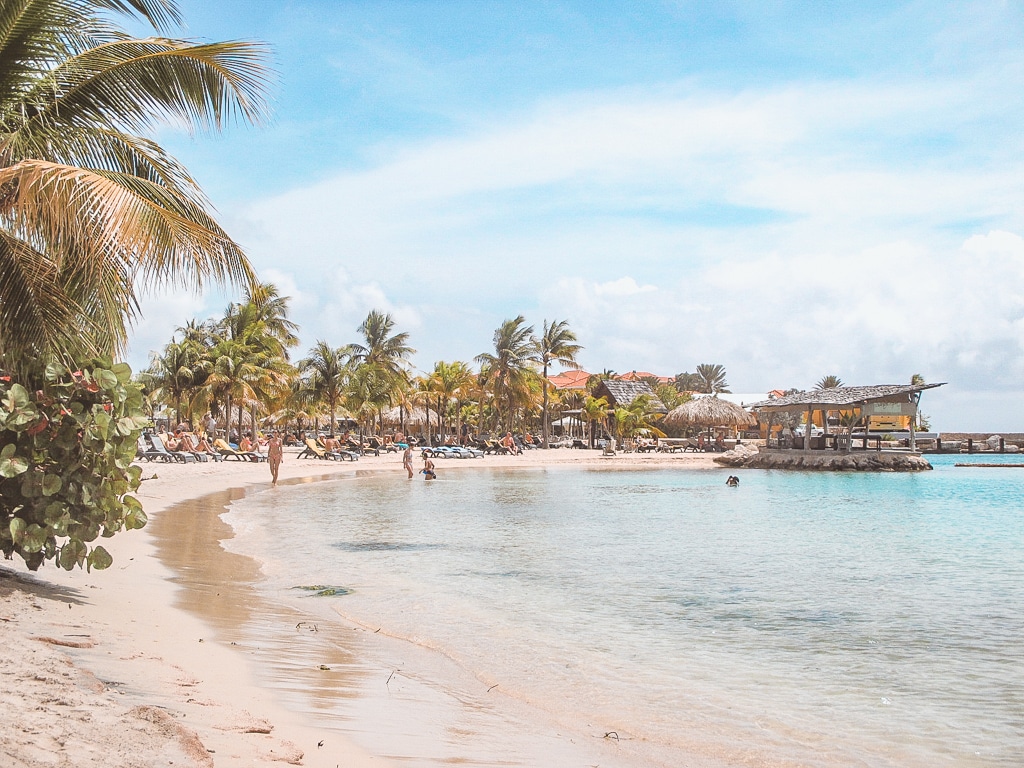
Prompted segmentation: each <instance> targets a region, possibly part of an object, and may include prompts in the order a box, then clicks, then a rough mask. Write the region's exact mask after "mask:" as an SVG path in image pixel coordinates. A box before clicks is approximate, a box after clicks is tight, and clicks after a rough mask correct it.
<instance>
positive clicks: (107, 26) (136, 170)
mask: <svg viewBox="0 0 1024 768" xmlns="http://www.w3.org/2000/svg"><path fill="white" fill-rule="evenodd" d="M113 14H119V15H120V16H121V17H123V18H125V19H126V21H128V22H130V23H132V24H135V23H139V22H142V23H145V24H147V25H149V26H151V27H152V28H153V29H154V30H155V31H157V32H158V33H160V34H161V35H164V33H167V32H169V31H170V30H171V28H172V27H173V26H174V25H176V24H177V23H178V22H180V13H179V9H178V5H177V2H176V0H35V1H34V2H24V1H23V2H7V3H3V4H2V5H0V116H2V118H0V119H2V126H3V127H2V129H0V365H2V367H4V368H6V369H8V370H11V371H15V372H18V371H23V370H25V369H26V367H27V366H28V365H29V361H31V360H38V359H40V358H51V357H55V358H58V359H61V360H63V361H72V360H74V359H76V358H81V357H83V356H91V355H110V356H113V355H115V354H117V353H119V352H121V351H123V349H124V347H125V344H126V339H127V332H128V327H129V326H130V325H131V323H132V321H133V320H134V319H135V318H136V317H137V315H138V300H137V296H138V289H139V288H140V287H147V288H148V287H156V286H167V285H169V286H179V287H184V286H191V287H194V288H201V287H203V286H205V285H206V284H207V283H208V282H210V281H213V282H215V283H220V284H225V283H231V282H233V283H240V284H243V285H248V284H251V283H252V282H254V278H253V272H252V268H251V267H250V265H249V262H248V260H247V259H246V257H245V255H244V254H243V252H242V249H241V248H240V247H239V246H238V244H237V243H235V242H234V241H233V240H232V239H231V238H230V237H229V236H228V235H227V233H225V232H224V230H222V229H221V227H220V226H219V225H218V224H217V223H216V221H215V220H214V219H213V217H212V215H211V214H210V211H209V205H208V203H207V201H206V198H205V196H204V195H203V193H202V190H200V188H199V186H198V185H197V184H196V182H195V181H194V180H193V179H192V177H191V176H190V175H189V173H188V171H187V170H186V169H185V168H184V166H182V165H181V164H180V163H178V162H177V161H176V160H175V159H174V158H172V157H171V156H170V155H168V154H167V153H166V152H165V151H164V150H163V149H162V148H161V147H160V146H159V145H158V144H157V143H156V142H154V141H153V140H152V139H150V138H148V137H147V136H146V134H147V133H149V132H151V131H152V130H153V129H155V128H156V127H157V126H158V125H160V124H168V123H170V124H176V125H185V126H187V127H190V128H192V129H199V130H208V129H213V130H219V129H221V128H222V127H223V126H224V125H225V124H226V123H227V122H229V121H231V120H233V119H241V120H243V121H249V122H254V121H259V120H260V118H261V117H262V116H263V115H264V114H265V106H264V102H263V91H264V88H265V82H266V73H267V70H266V69H265V66H264V60H265V53H264V51H263V49H262V48H261V47H259V46H256V45H253V44H251V43H245V42H227V43H190V42H186V41H182V40H175V39H171V38H169V37H166V36H161V37H149V38H145V39H135V38H133V37H131V36H130V35H128V34H127V33H126V32H124V31H123V30H122V29H121V28H119V27H118V25H117V24H116V20H117V19H116V16H115V15H113Z"/></svg>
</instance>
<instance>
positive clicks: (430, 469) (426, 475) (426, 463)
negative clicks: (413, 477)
mask: <svg viewBox="0 0 1024 768" xmlns="http://www.w3.org/2000/svg"><path fill="white" fill-rule="evenodd" d="M423 479H424V480H436V479H437V473H436V472H435V471H434V462H433V461H431V460H430V457H429V456H424V457H423Z"/></svg>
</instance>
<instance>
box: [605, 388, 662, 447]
mask: <svg viewBox="0 0 1024 768" xmlns="http://www.w3.org/2000/svg"><path fill="white" fill-rule="evenodd" d="M613 417H614V419H615V431H616V433H617V435H618V437H619V439H620V440H621V439H622V438H623V437H632V436H634V435H638V434H641V433H643V432H645V431H646V432H649V433H650V434H653V435H655V436H656V437H665V433H664V432H662V431H661V430H660V429H658V428H657V427H656V426H655V424H654V422H655V421H657V420H658V418H660V414H655V413H653V412H652V411H651V399H650V397H648V396H647V395H640V396H639V397H637V398H636V399H634V400H633V402H631V403H629V404H628V405H625V406H619V407H618V408H616V409H615V412H614V414H613Z"/></svg>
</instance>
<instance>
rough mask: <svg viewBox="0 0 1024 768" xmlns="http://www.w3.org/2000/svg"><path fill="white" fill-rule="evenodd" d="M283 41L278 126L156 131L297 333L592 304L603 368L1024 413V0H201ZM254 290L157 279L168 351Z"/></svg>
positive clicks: (996, 419) (418, 360)
mask: <svg viewBox="0 0 1024 768" xmlns="http://www.w3.org/2000/svg"><path fill="white" fill-rule="evenodd" d="M181 5H182V9H183V12H184V16H185V19H186V24H187V27H186V28H185V29H184V30H183V31H181V33H180V35H179V36H182V37H188V38H190V39H197V40H226V39H249V40H259V41H263V42H264V43H266V44H267V45H268V46H269V49H270V52H271V54H270V55H271V60H272V66H273V69H274V73H275V77H274V84H273V86H272V88H271V97H270V101H271V107H272V115H271V117H270V118H269V120H267V121H266V123H265V124H264V125H261V126H256V127H250V126H237V127H232V128H230V129H229V130H227V131H226V132H225V133H224V134H222V135H217V136H209V135H197V136H190V135H188V134H185V133H181V132H177V131H173V130H171V129H166V130H161V131H160V132H159V134H158V139H159V140H160V141H161V143H163V144H164V146H166V147H167V148H168V149H169V150H170V151H171V152H172V153H173V154H174V155H175V156H176V157H178V158H179V159H180V160H182V161H183V162H184V163H185V165H186V166H187V167H188V168H189V169H190V170H191V171H192V173H193V175H194V176H195V177H196V178H197V180H198V181H199V182H200V184H201V185H202V186H203V188H204V189H205V190H206V192H207V193H208V195H209V196H210V198H211V200H212V201H213V204H214V206H215V207H216V210H217V215H218V218H219V220H220V221H221V223H222V224H223V225H224V226H225V228H226V229H227V230H228V232H229V233H230V234H231V235H232V237H234V238H235V239H236V240H237V241H238V242H239V243H241V244H242V245H243V247H244V248H245V249H246V252H247V253H248V255H249V257H250V259H251V261H252V263H253V265H254V266H255V268H256V270H257V272H258V274H259V277H260V279H261V280H262V281H265V282H272V283H274V284H275V285H277V286H278V288H279V289H280V291H281V292H282V293H283V294H284V295H287V296H290V297H291V310H292V312H291V316H292V319H293V320H295V321H296V322H297V323H299V325H300V326H301V329H302V330H301V338H302V344H301V345H300V346H299V348H298V349H297V355H298V356H301V355H302V354H303V353H304V352H305V350H307V349H308V348H309V347H310V346H312V345H313V343H314V342H315V341H316V340H318V339H325V340H327V341H328V342H329V343H330V344H332V345H333V346H341V345H343V344H347V343H349V342H352V341H355V340H357V338H358V335H357V328H358V326H359V324H360V323H361V322H362V320H363V318H365V316H366V314H367V313H368V312H369V311H370V310H372V309H380V310H383V311H387V312H390V313H391V315H392V316H393V317H394V319H395V320H396V323H397V328H398V329H399V330H405V331H408V332H409V333H410V342H411V344H412V346H413V347H415V348H416V349H417V350H418V352H417V354H416V356H415V358H414V361H413V362H414V365H415V367H416V368H417V369H418V370H421V371H426V370H430V369H432V368H433V365H434V363H435V362H436V361H438V360H448V361H451V360H466V361H471V360H472V359H473V358H474V357H475V356H476V355H478V354H480V353H482V352H485V351H488V350H490V349H491V348H492V337H493V333H494V330H495V329H496V328H497V327H498V326H499V325H500V324H501V322H502V321H503V320H506V319H508V318H513V317H516V316H517V315H519V314H522V315H524V316H525V318H526V319H527V321H528V322H529V323H531V324H533V325H535V326H537V327H540V325H541V324H542V322H543V321H544V320H549V321H550V320H567V321H568V323H569V325H570V327H571V328H572V329H573V330H574V331H575V332H576V334H577V335H578V337H579V340H580V343H581V344H582V345H583V346H584V350H583V352H582V353H581V355H580V356H579V362H580V363H581V365H582V366H583V367H584V368H586V369H587V370H590V371H601V370H606V369H610V370H614V371H617V372H620V373H622V372H627V371H631V370H643V371H651V372H654V373H657V374H660V375H674V374H676V373H679V372H682V371H692V370H694V369H695V368H696V366H697V365H699V364H701V363H718V364H721V365H724V366H725V368H726V371H727V379H728V382H729V385H730V389H732V391H733V392H747V393H767V392H768V391H769V390H772V389H787V388H790V387H798V388H801V389H805V388H811V387H813V385H814V383H815V382H816V381H818V380H820V379H821V378H822V377H823V376H825V375H827V374H834V375H837V376H839V377H840V379H842V381H843V382H844V383H846V384H851V385H861V384H880V383H902V382H909V380H910V377H911V376H912V375H913V374H921V375H922V376H923V377H924V378H925V380H926V381H928V382H947V384H946V386H944V387H941V388H938V389H935V390H930V391H928V392H926V393H925V395H924V397H923V399H922V404H921V408H922V410H923V411H924V413H926V414H927V415H928V417H929V418H930V421H931V424H932V427H933V428H935V429H939V430H944V431H960V430H971V431H975V430H976V431H990V430H992V431H1004V432H1010V431H1015V432H1024V209H1022V203H1024V130H1022V129H1021V126H1022V123H1024V45H1022V43H1021V42H1020V41H1021V40H1022V39H1024V8H1022V6H1020V5H1019V4H1017V3H1011V2H952V3H946V2H938V1H937V0H930V1H929V2H870V1H865V0H860V1H858V2H829V3H821V2H772V3H751V2H722V1H719V2H710V1H709V2H685V1H683V0H679V1H677V2H672V1H670V0H660V1H659V0H651V1H650V2H641V3H636V2H601V1H600V0H589V1H586V2H557V1H554V2H552V1H549V2H487V1H486V0H471V1H469V2H443V3H442V2H428V1H426V0H424V1H422V2H413V1H409V2H402V1H401V0H390V2H358V1H345V0H290V1H289V0H282V1H281V2H255V1H254V0H218V2H216V3H210V2H207V0H182V2H181ZM237 298H238V295H237V294H235V293H233V292H232V291H230V290H229V291H227V292H224V291H213V292H210V293H206V294H201V295H190V294H180V295H179V294H174V295H150V296H147V297H146V298H145V300H144V302H143V314H144V316H143V318H142V319H141V320H140V321H139V322H138V324H137V326H136V328H135V331H134V335H133V339H132V342H131V350H130V355H129V362H131V363H132V365H133V366H134V367H136V368H141V367H144V366H145V364H146V362H147V360H148V357H149V354H150V352H151V351H152V350H156V349H159V348H161V347H162V346H163V345H164V344H165V343H167V342H168V341H169V340H170V339H171V336H172V334H173V333H174V331H175V328H177V327H178V326H181V325H184V323H185V321H186V320H188V319H191V318H198V319H204V318H207V317H213V316H219V315H221V314H222V313H223V310H224V307H225V306H226V304H227V302H228V301H231V300H236V299H237Z"/></svg>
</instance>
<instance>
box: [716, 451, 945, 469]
mask: <svg viewBox="0 0 1024 768" xmlns="http://www.w3.org/2000/svg"><path fill="white" fill-rule="evenodd" d="M715 463H716V464H722V465H723V466H726V467H744V468H747V469H798V470H809V471H822V472H921V471H923V470H926V469H931V468H932V465H931V464H929V463H928V462H927V461H926V460H925V459H924V458H923V457H922V456H921V455H920V454H917V453H906V452H895V451H894V452H881V453H879V452H877V451H857V452H854V453H838V452H836V451H815V452H813V453H804V452H803V451H774V450H765V449H763V448H758V447H757V446H753V445H746V444H741V445H737V446H736V447H735V448H734V449H733V450H731V451H727V452H726V453H723V454H722V455H721V456H716V457H715Z"/></svg>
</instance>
